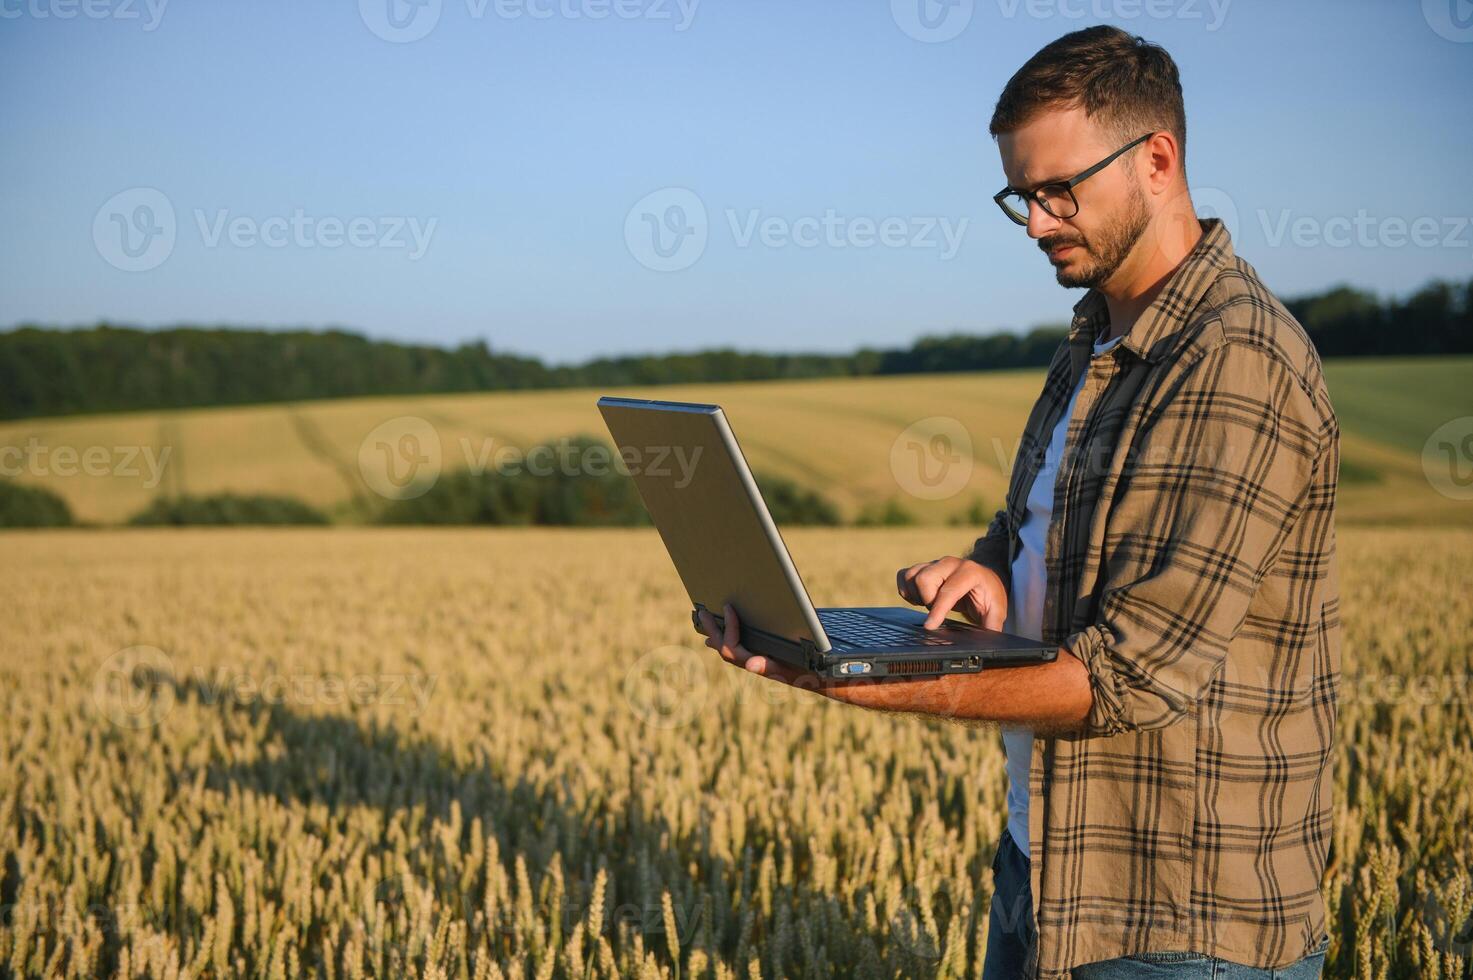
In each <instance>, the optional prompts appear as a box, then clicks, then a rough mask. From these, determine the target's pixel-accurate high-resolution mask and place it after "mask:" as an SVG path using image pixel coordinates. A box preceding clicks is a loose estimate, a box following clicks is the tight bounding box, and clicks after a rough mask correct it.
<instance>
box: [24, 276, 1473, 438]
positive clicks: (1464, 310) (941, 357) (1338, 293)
mask: <svg viewBox="0 0 1473 980" xmlns="http://www.w3.org/2000/svg"><path fill="white" fill-rule="evenodd" d="M1286 305H1287V306H1288V308H1289V310H1290V311H1291V312H1292V313H1293V314H1294V316H1295V317H1297V318H1298V319H1299V322H1300V323H1302V324H1303V325H1304V327H1305V329H1306V330H1307V331H1308V332H1309V335H1310V337H1311V338H1312V339H1313V341H1314V343H1315V346H1316V347H1317V348H1318V350H1319V352H1320V354H1321V356H1323V357H1353V356H1369V355H1375V356H1385V355H1399V354H1460V353H1473V329H1470V327H1473V279H1470V280H1469V281H1468V282H1466V283H1451V282H1444V281H1434V282H1431V283H1429V284H1427V285H1426V286H1424V287H1422V288H1421V289H1419V290H1417V291H1416V292H1415V293H1413V294H1412V295H1411V296H1409V297H1407V298H1406V299H1394V298H1393V299H1381V298H1378V297H1377V296H1375V295H1374V294H1372V293H1368V292H1365V291H1363V290H1359V289H1355V288H1352V287H1350V286H1339V287H1336V288H1334V289H1330V290H1328V291H1326V292H1323V293H1318V294H1314V295H1311V296H1305V297H1300V298H1296V299H1292V300H1289V301H1287V303H1286ZM1064 333H1065V328H1064V327H1062V326H1042V327H1037V328H1035V329H1033V330H1031V331H1028V332H1027V333H1023V334H1015V333H996V334H990V335H985V336H978V335H973V334H965V333H953V334H945V335H929V336H924V337H921V338H920V339H919V340H917V341H915V342H914V343H913V344H911V345H910V346H909V347H903V348H871V347H863V348H860V349H859V350H857V351H855V352H854V353H852V354H824V353H764V352H760V351H741V350H736V349H733V348H730V347H723V348H714V349H709V350H701V351H694V352H685V353H668V354H636V355H627V356H621V357H602V358H594V359H592V360H588V361H585V362H583V363H580V364H574V365H548V364H545V363H543V362H542V361H541V360H539V359H537V358H533V357H526V356H522V355H518V354H513V353H508V352H502V351H494V350H492V349H491V348H490V347H489V346H488V345H487V344H486V343H485V342H484V341H474V342H471V343H465V344H461V345H459V346H457V347H453V348H446V347H437V346H432V345H426V344H403V343H395V342H391V341H382V340H371V339H369V338H367V337H364V336H362V335H360V334H356V333H352V332H349V331H345V330H323V331H308V330H289V331H276V330H253V329H233V328H201V327H176V328H170V329H162V330H140V329H136V328H130V327H121V326H114V325H110V324H105V323H104V324H98V325H96V326H92V327H80V328H72V329H49V328H41V327H36V326H20V327H16V328H14V329H11V330H7V331H3V332H0V418H10V419H13V418H29V417H36V416H47V415H71V414H81V413H97V412H115V411H137V410H148V409H163V408H192V407H199V406H210V405H241V404H257V403H265V402H281V401H298V400H309V399H318V398H341V397H349V396H354V395H410V394H431V393H451V392H468V391H507V390H515V389H529V388H565V387H599V386H607V387H613V386H631V385H652V384H675V383H690V382H711V381H759V380H774V379H783V378H825V377H858V376H865V375H887V374H919V373H927V372H935V371H986V370H999V369H1005V368H1021V367H1040V366H1043V365H1046V364H1047V363H1048V362H1049V359H1050V357H1052V355H1053V353H1054V351H1055V349H1057V347H1058V344H1059V342H1060V341H1061V340H1062V338H1063V336H1064Z"/></svg>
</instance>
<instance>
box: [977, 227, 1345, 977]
mask: <svg viewBox="0 0 1473 980" xmlns="http://www.w3.org/2000/svg"><path fill="white" fill-rule="evenodd" d="M1201 225H1202V230H1203V236H1202V238H1201V240H1200V241H1199V242H1198V244H1197V246H1196V248H1195V249H1194V250H1193V251H1192V253H1191V254H1190V255H1189V256H1187V258H1186V259H1185V260H1184V261H1183V262H1182V264H1181V265H1180V266H1179V267H1178V268H1177V269H1176V271H1175V272H1174V273H1173V274H1172V276H1171V278H1170V280H1169V281H1168V282H1167V283H1166V285H1165V287H1164V288H1163V289H1162V290H1161V292H1160V293H1159V294H1158V295H1157V296H1156V299H1155V301H1154V302H1152V303H1151V305H1150V307H1149V308H1148V309H1147V310H1146V311H1145V312H1144V313H1143V314H1142V315H1141V317H1140V319H1139V320H1137V321H1136V323H1135V324H1134V325H1133V326H1131V328H1130V330H1129V332H1128V333H1127V334H1126V335H1125V337H1124V339H1123V340H1122V341H1121V342H1120V343H1119V344H1118V345H1116V347H1115V348H1114V349H1113V350H1112V351H1111V352H1110V353H1109V354H1106V355H1102V356H1100V357H1097V358H1093V359H1092V358H1091V357H1090V345H1091V342H1092V341H1093V340H1094V339H1095V338H1096V335H1097V334H1098V333H1099V332H1100V331H1101V330H1103V329H1105V328H1106V327H1107V325H1108V322H1109V313H1108V310H1107V309H1106V306H1105V302H1104V297H1103V296H1102V295H1101V294H1099V292H1098V291H1096V290H1090V291H1089V292H1088V293H1087V294H1085V296H1084V298H1083V299H1082V300H1080V302H1079V303H1078V304H1077V305H1076V306H1075V307H1074V313H1075V316H1074V321H1073V327H1072V329H1071V331H1070V333H1069V338H1068V340H1067V341H1066V342H1065V343H1064V344H1063V345H1062V346H1061V347H1060V349H1059V352H1058V353H1057V354H1056V355H1055V356H1054V360H1053V363H1052V365H1051V366H1050V367H1049V371H1048V377H1047V379H1046V380H1045V382H1044V386H1043V394H1042V395H1041V396H1040V397H1039V399H1038V402H1037V404H1035V405H1034V407H1033V411H1032V414H1031V415H1030V416H1029V418H1028V424H1027V427H1026V429H1025V430H1024V433H1023V439H1022V443H1021V445H1020V446H1019V449H1018V456H1017V459H1016V461H1015V463H1014V465H1013V471H1012V479H1011V484H1010V486H1009V488H1008V496H1007V505H1006V508H1005V509H1004V510H1001V511H999V512H998V514H997V517H996V518H995V519H994V520H993V522H992V525H991V527H990V528H989V529H988V532H987V534H986V535H985V536H984V537H982V538H979V539H978V540H977V543H976V545H975V546H974V548H973V551H972V554H971V556H970V557H972V558H973V559H974V560H976V561H978V562H980V563H982V564H984V565H986V566H987V567H989V568H991V569H992V570H993V571H995V572H997V573H998V575H1000V576H1001V577H1002V579H1003V581H1004V582H1007V581H1008V572H1009V566H1010V564H1011V562H1012V559H1013V557H1014V556H1015V555H1016V554H1017V549H1018V529H1019V527H1020V525H1021V524H1022V521H1023V518H1024V514H1025V508H1026V505H1027V500H1028V491H1029V488H1030V486H1031V485H1032V482H1033V479H1034V477H1035V476H1036V475H1037V473H1038V471H1039V469H1040V466H1041V463H1042V461H1043V457H1044V452H1045V450H1046V449H1047V447H1048V443H1049V436H1050V434H1051V432H1052V430H1053V428H1054V426H1055V425H1056V423H1057V422H1058V420H1059V417H1060V415H1061V414H1062V413H1063V411H1064V409H1065V408H1066V407H1067V405H1068V403H1069V397H1070V395H1071V393H1072V392H1073V391H1074V388H1075V386H1076V384H1077V383H1078V381H1079V379H1080V375H1081V373H1082V372H1085V371H1086V370H1087V371H1088V375H1087V376H1086V377H1085V378H1084V383H1083V387H1082V389H1081V390H1080V393H1079V399H1078V403H1077V404H1076V406H1075V409H1074V414H1073V417H1072V418H1071V419H1070V420H1069V424H1068V430H1067V432H1068V435H1067V440H1066V443H1065V450H1064V456H1063V460H1062V461H1061V463H1060V464H1059V467H1058V471H1057V476H1056V478H1055V486H1054V509H1053V517H1052V520H1051V521H1050V523H1049V527H1048V532H1047V537H1046V545H1045V563H1046V567H1047V569H1048V586H1047V595H1046V598H1045V601H1044V613H1043V631H1044V636H1043V638H1044V639H1045V641H1047V642H1050V643H1057V644H1059V645H1060V646H1061V647H1063V648H1064V649H1066V650H1068V651H1069V652H1071V653H1072V654H1074V655H1075V656H1076V657H1078V658H1079V659H1080V660H1081V661H1083V663H1084V664H1085V666H1086V667H1087V668H1088V670H1089V676H1090V686H1091V688H1092V690H1093V693H1094V705H1093V707H1092V708H1091V709H1090V713H1089V718H1088V720H1087V722H1086V727H1085V729H1084V730H1083V731H1082V732H1079V733H1071V734H1069V735H1065V736H1059V737H1052V738H1049V737H1037V738H1035V739H1034V741H1033V758H1032V765H1031V771H1030V775H1029V795H1030V801H1031V805H1030V807H1029V828H1028V829H1029V835H1030V840H1031V842H1032V843H1031V847H1030V850H1031V857H1032V862H1031V863H1032V874H1031V881H1032V886H1033V896H1034V903H1033V916H1034V921H1035V924H1036V926H1037V929H1038V971H1039V972H1038V975H1039V976H1042V977H1062V976H1066V975H1067V971H1068V970H1069V968H1071V967H1073V966H1076V965H1079V964H1083V963H1092V962H1095V961H1097V960H1104V959H1111V958H1114V957H1120V956H1131V955H1135V954H1138V953H1144V952H1162V951H1173V950H1179V951H1194V952H1197V953H1203V954H1207V955H1210V956H1216V957H1221V958H1223V959H1226V960H1232V961H1236V962H1238V963H1244V964H1249V965H1253V966H1257V967H1261V968H1268V967H1279V966H1284V965H1286V964H1288V963H1291V962H1293V961H1294V960H1296V959H1299V958H1301V957H1303V956H1304V955H1306V954H1307V953H1309V952H1310V951H1311V950H1313V949H1314V948H1315V947H1316V945H1317V944H1318V943H1319V941H1320V940H1321V939H1322V938H1323V937H1324V936H1325V934H1326V915H1325V906H1324V902H1323V900H1322V898H1321V894H1320V881H1321V876H1322V874H1323V873H1324V869H1325V860H1326V853H1327V851H1328V850H1329V847H1330V838H1331V813H1330V803H1331V800H1330V795H1331V771H1330V766H1331V757H1332V742H1333V739H1334V729H1335V716H1336V699H1337V695H1338V690H1339V685H1340V614H1339V597H1338V592H1337V586H1336V575H1335V568H1334V554H1335V527H1334V504H1335V482H1336V475H1337V472H1338V470H1339V428H1338V426H1337V424H1336V421H1335V416H1334V413H1333V412H1332V410H1331V408H1330V400H1329V398H1328V396H1327V395H1326V393H1325V382H1324V378H1323V377H1322V375H1321V373H1320V363H1319V358H1318V356H1317V355H1316V353H1315V350H1314V347H1313V346H1312V345H1311V344H1310V342H1309V339H1308V337H1307V336H1306V335H1305V333H1304V330H1303V329H1302V328H1301V327H1300V325H1299V324H1298V323H1297V322H1296V321H1295V320H1294V318H1293V317H1292V316H1291V315H1290V314H1289V313H1288V311H1286V310H1285V309H1284V307H1283V306H1282V305H1281V304H1280V303H1279V302H1278V300H1276V299H1275V298H1274V297H1273V295H1272V294H1271V293H1269V291H1268V289H1267V288H1266V287H1265V286H1264V285H1263V283H1262V282H1261V281H1259V278H1258V275H1257V273H1256V272H1254V270H1253V268H1252V266H1250V265H1249V264H1248V263H1246V262H1244V261H1243V260H1242V259H1240V258H1238V257H1236V256H1235V255H1234V254H1233V250H1232V245H1231V243H1230V242H1229V239H1228V233H1227V230H1226V228H1224V227H1223V225H1222V223H1221V221H1220V220H1218V219H1215V218H1214V219H1207V220H1203V221H1202V222H1201Z"/></svg>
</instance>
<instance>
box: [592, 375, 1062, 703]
mask: <svg viewBox="0 0 1473 980" xmlns="http://www.w3.org/2000/svg"><path fill="white" fill-rule="evenodd" d="M598 408H599V411H600V412H601V413H602V414H603V417H604V422H605V423H606V424H607V425H608V427H609V432H610V433H611V434H612V435H613V437H614V444H615V446H616V447H617V451H618V453H619V455H620V458H621V460H622V463H623V466H624V467H625V468H627V469H628V470H629V472H630V475H631V476H632V477H633V479H634V483H635V486H636V487H638V489H639V495H640V497H641V499H642V500H643V501H644V505H645V508H646V509H647V510H648V511H649V513H650V517H651V519H653V521H654V523H655V527H656V528H657V529H658V530H659V532H660V538H661V540H663V541H664V543H665V549H666V550H667V551H668V552H669V553H670V558H671V559H672V560H673V561H674V562H675V570H676V571H677V572H678V573H679V574H680V580H681V581H682V582H683V583H685V590H686V592H687V593H688V594H689V596H690V600H691V606H692V608H691V622H692V624H694V626H695V628H696V630H697V631H699V632H701V633H702V635H704V631H703V630H701V624H700V620H699V616H700V612H701V610H703V609H704V610H707V611H709V612H710V613H711V615H712V616H714V617H715V619H716V622H717V623H718V624H719V625H722V626H724V617H723V615H722V609H723V607H724V606H725V604H726V603H728V602H730V603H731V605H732V607H733V608H734V609H736V611H737V615H738V617H739V618H740V620H741V641H742V644H743V645H744V646H745V647H746V648H747V649H748V650H751V651H752V652H753V653H760V654H763V655H764V656H770V657H775V658H776V659H778V660H780V661H782V662H784V663H786V664H789V665H791V666H793V667H796V668H798V669H800V670H805V671H811V672H813V673H816V674H822V675H826V676H830V677H880V676H894V675H905V676H926V675H937V674H957V673H969V672H974V671H978V670H982V669H983V668H984V667H996V666H1012V665H1017V664H1031V663H1043V662H1045V661H1049V660H1052V659H1054V657H1055V656H1057V654H1058V651H1057V650H1056V649H1055V648H1054V647H1051V646H1047V645H1044V644H1041V643H1039V642H1037V641H1036V640H1026V639H1023V638H1022V637H1018V636H1011V635H1009V634H1007V633H999V632H996V631H994V630H988V629H983V628H982V627H980V626H973V625H971V624H969V623H965V622H961V621H959V620H953V619H948V620H946V621H945V622H944V623H943V624H942V625H941V626H938V627H937V628H935V629H930V630H928V629H926V628H925V627H924V625H922V624H923V623H924V622H925V619H926V612H925V611H924V610H919V609H912V608H909V607H906V606H897V607H881V606H874V607H867V606H864V607H844V608H834V609H815V608H814V607H813V603H812V602H811V601H810V600H809V598H808V591H807V590H806V589H805V588H804V587H803V580H802V579H801V578H800V577H799V575H798V569H797V568H795V567H794V565H793V560H792V558H791V556H789V554H788V549H787V546H786V545H785V544H784V543H783V539H782V535H781V534H779V533H778V529H777V525H776V524H774V523H773V520H772V516H771V515H770V514H769V513H768V511H767V504H766V503H765V502H764V501H763V499H762V494H761V492H760V491H759V490H758V488H757V483H756V481H755V480H754V479H753V478H752V471H751V470H750V469H749V468H748V466H747V460H746V458H745V457H744V456H743V455H742V451H741V448H740V447H739V446H738V445H737V441H736V436H735V435H734V434H733V433H732V430H731V426H730V425H728V424H727V421H726V415H725V414H724V413H723V412H722V411H721V407H720V406H719V405H700V404H693V403H690V402H671V401H654V400H651V399H645V398H614V397H611V396H604V397H603V398H600V399H599V400H598Z"/></svg>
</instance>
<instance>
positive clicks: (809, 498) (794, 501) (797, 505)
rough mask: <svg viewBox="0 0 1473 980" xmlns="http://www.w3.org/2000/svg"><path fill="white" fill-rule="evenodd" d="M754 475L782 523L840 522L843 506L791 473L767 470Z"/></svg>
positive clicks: (776, 520) (826, 524) (770, 507)
mask: <svg viewBox="0 0 1473 980" xmlns="http://www.w3.org/2000/svg"><path fill="white" fill-rule="evenodd" d="M752 477H753V479H755V480H756V481H757V486H758V488H759V489H761V491H762V499H763V500H765V501H766V502H767V509H768V511H769V512H770V513H771V514H772V519H773V520H774V521H775V522H777V523H778V524H779V525H782V524H819V525H825V526H833V525H836V524H838V523H839V508H838V507H836V506H835V505H834V503H833V501H831V500H829V499H828V498H827V497H825V496H824V495H823V494H821V493H819V492H818V491H817V490H809V489H807V488H805V487H800V486H799V485H798V484H797V483H796V482H794V481H793V480H789V479H788V478H787V477H782V476H772V475H769V474H763V473H753V474H752Z"/></svg>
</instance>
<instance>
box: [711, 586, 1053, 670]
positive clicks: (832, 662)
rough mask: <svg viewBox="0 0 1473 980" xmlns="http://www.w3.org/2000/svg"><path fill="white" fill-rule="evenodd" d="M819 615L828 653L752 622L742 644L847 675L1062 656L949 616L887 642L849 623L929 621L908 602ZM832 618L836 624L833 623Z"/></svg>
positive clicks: (793, 663)
mask: <svg viewBox="0 0 1473 980" xmlns="http://www.w3.org/2000/svg"><path fill="white" fill-rule="evenodd" d="M703 608H705V607H704V606H702V605H701V604H700V603H697V604H696V606H695V608H694V609H693V610H691V623H692V625H694V626H695V629H696V632H698V633H700V634H701V635H703V636H704V635H705V630H703V629H702V628H701V621H700V614H701V610H702V609H703ZM711 615H712V617H713V618H714V619H715V621H716V625H717V628H719V629H724V628H725V625H726V622H725V617H724V616H722V615H721V614H720V613H717V612H714V611H713V612H711ZM818 615H819V619H820V621H821V622H823V623H824V629H825V631H826V632H827V633H828V634H829V642H830V644H831V645H832V647H833V649H831V650H830V651H829V652H827V653H820V652H819V651H818V649H817V648H816V647H815V646H814V644H813V642H812V641H811V640H808V639H806V638H805V639H802V640H799V641H797V642H795V641H793V640H790V639H787V638H786V637H781V636H776V635H774V634H772V633H768V632H766V631H764V630H760V629H756V628H755V627H751V626H748V625H746V624H742V627H741V638H740V639H741V644H742V646H744V647H746V648H747V649H748V650H750V651H751V652H753V653H760V654H762V655H763V656H765V657H772V658H774V659H776V660H778V661H780V662H782V663H784V664H787V665H788V666H790V667H794V668H796V669H798V670H802V671H805V672H808V673H812V674H818V675H820V676H824V677H836V678H845V679H858V678H865V677H897V676H898V677H928V676H930V677H934V676H939V675H943V674H972V673H976V672H978V671H980V670H983V669H984V668H987V667H1011V666H1017V665H1022V664H1036V663H1046V662H1049V661H1052V660H1053V659H1055V658H1056V657H1057V656H1058V649H1057V648H1056V647H1051V646H1047V645H1045V644H1042V643H1038V642H1035V641H1027V640H1023V639H1021V638H1019V637H1015V636H1011V635H1009V634H1006V633H998V632H996V631H994V630H988V629H983V628H982V627H980V626H972V625H971V624H969V623H962V622H958V621H956V620H947V621H946V623H945V624H943V626H941V627H938V628H937V629H935V630H920V629H911V630H907V632H912V633H914V634H915V639H914V640H912V641H909V642H906V641H895V640H889V641H886V642H885V645H883V646H877V645H876V646H872V645H868V644H867V643H866V638H867V635H868V634H869V631H868V630H866V629H864V628H863V627H862V626H861V627H860V628H858V629H849V628H847V623H848V622H850V621H853V620H854V619H855V618H856V616H857V617H858V618H863V619H873V620H876V621H877V622H878V623H879V624H881V627H883V626H884V625H889V624H896V625H899V626H911V627H918V626H919V624H920V623H921V622H923V621H924V620H925V618H926V613H925V612H922V611H919V610H914V609H906V608H904V607H856V608H852V609H851V608H842V609H819V610H818ZM830 623H836V625H834V626H832V627H831V626H830ZM886 632H892V631H885V630H883V629H882V628H881V629H877V631H876V633H875V634H874V635H880V634H882V633H886ZM851 636H852V637H853V638H852V639H851V638H850V637H851ZM948 640H949V641H951V642H947V641H948Z"/></svg>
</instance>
